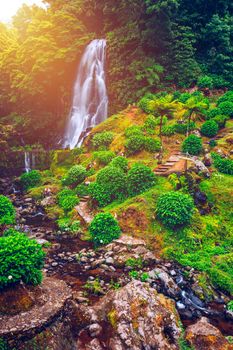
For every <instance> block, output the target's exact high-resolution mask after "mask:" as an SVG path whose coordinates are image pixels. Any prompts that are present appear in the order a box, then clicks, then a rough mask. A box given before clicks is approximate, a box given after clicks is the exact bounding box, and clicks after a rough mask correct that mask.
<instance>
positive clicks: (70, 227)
mask: <svg viewBox="0 0 233 350" xmlns="http://www.w3.org/2000/svg"><path fill="white" fill-rule="evenodd" d="M57 225H58V228H59V230H61V231H62V232H71V233H78V232H79V231H80V221H78V220H72V219H70V218H62V219H59V220H57Z"/></svg>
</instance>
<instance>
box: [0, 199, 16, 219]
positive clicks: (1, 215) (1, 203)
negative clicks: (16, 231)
mask: <svg viewBox="0 0 233 350" xmlns="http://www.w3.org/2000/svg"><path fill="white" fill-rule="evenodd" d="M14 222H15V208H14V206H13V204H12V203H11V201H10V199H9V198H7V197H5V196H3V195H0V225H10V224H13V223H14Z"/></svg>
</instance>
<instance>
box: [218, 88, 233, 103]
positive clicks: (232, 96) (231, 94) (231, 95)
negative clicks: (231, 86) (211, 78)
mask: <svg viewBox="0 0 233 350" xmlns="http://www.w3.org/2000/svg"><path fill="white" fill-rule="evenodd" d="M222 102H233V91H231V90H230V91H227V92H226V93H225V94H224V95H222V96H221V97H219V99H218V101H217V105H219V104H220V103H222Z"/></svg>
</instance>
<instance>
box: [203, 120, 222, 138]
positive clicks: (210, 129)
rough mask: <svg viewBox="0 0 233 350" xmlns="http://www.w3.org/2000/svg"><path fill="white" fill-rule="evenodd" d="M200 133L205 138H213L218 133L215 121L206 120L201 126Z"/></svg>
mask: <svg viewBox="0 0 233 350" xmlns="http://www.w3.org/2000/svg"><path fill="white" fill-rule="evenodd" d="M201 133H202V135H204V136H207V137H213V136H215V135H217V133H218V124H217V123H216V121H215V120H207V121H206V122H205V123H203V124H202V126H201Z"/></svg>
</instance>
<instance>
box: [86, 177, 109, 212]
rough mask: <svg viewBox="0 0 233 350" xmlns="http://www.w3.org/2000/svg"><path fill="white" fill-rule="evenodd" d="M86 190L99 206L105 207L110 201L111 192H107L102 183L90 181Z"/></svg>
mask: <svg viewBox="0 0 233 350" xmlns="http://www.w3.org/2000/svg"><path fill="white" fill-rule="evenodd" d="M88 192H89V195H90V196H91V197H92V198H93V199H94V200H96V201H97V203H98V205H99V207H105V206H106V205H108V204H109V203H111V201H112V196H111V194H110V193H109V192H107V191H106V190H105V188H104V187H103V186H102V185H100V184H98V183H96V182H92V183H91V184H90V185H89V186H88Z"/></svg>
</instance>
